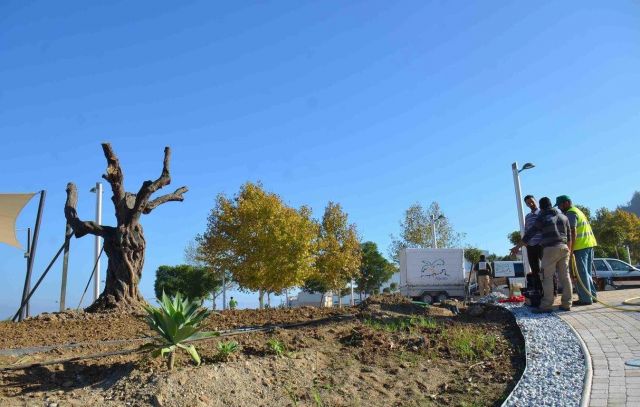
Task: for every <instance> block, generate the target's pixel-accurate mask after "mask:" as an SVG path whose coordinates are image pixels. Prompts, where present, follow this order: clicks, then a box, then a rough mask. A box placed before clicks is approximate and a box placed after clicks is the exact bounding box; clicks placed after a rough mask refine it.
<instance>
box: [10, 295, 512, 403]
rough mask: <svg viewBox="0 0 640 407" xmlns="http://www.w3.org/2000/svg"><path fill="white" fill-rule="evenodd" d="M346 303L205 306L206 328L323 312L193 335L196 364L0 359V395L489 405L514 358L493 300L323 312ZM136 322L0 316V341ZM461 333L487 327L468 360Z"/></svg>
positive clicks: (133, 357)
mask: <svg viewBox="0 0 640 407" xmlns="http://www.w3.org/2000/svg"><path fill="white" fill-rule="evenodd" d="M384 297H385V296H383V298H382V299H377V300H376V299H375V298H374V299H373V300H371V301H370V302H369V304H368V307H369V308H370V309H375V308H378V309H381V308H382V307H410V306H412V305H413V304H411V303H410V301H409V300H408V299H405V298H398V297H397V296H394V297H395V298H384ZM374 301H375V302H374ZM385 302H391V304H389V303H385ZM421 309H422V308H421ZM429 309H438V308H436V307H430V308H429ZM355 311H357V310H356V309H350V308H342V309H337V308H328V309H318V308H298V309H290V310H288V309H274V310H263V311H257V310H240V311H224V312H221V313H215V314H213V315H212V316H211V317H210V318H208V319H207V321H206V323H207V326H208V328H215V329H229V328H232V327H242V326H248V325H271V324H275V323H276V322H277V323H294V322H304V321H317V320H323V319H324V321H325V322H323V323H318V322H314V323H313V324H312V325H304V326H298V327H295V328H289V329H278V330H276V331H275V332H269V333H252V334H243V335H237V336H232V337H222V338H213V339H211V340H207V341H201V342H197V343H196V348H197V350H198V353H199V354H200V356H201V358H202V363H203V364H202V365H201V366H200V367H195V366H194V365H193V362H192V361H191V360H190V358H189V356H188V355H187V354H186V353H185V352H180V353H178V354H177V355H176V370H175V371H172V372H170V371H167V368H166V361H165V360H162V359H149V358H148V357H147V356H145V355H142V354H139V353H127V354H124V355H111V356H104V357H100V358H96V359H85V360H76V361H68V362H65V363H59V364H53V365H48V366H34V367H30V368H27V369H24V370H3V371H0V405H2V406H13V405H16V406H17V405H20V406H23V405H53V404H57V405H59V406H62V405H72V406H76V405H77V406H84V405H92V406H96V407H98V406H123V405H133V406H137V405H154V406H162V407H174V406H176V407H177V406H184V405H188V406H203V407H204V406H244V405H255V406H294V405H300V406H303V405H304V406H307V405H327V406H328V405H332V406H342V405H368V406H369V405H370V406H396V405H424V406H438V405H483V406H484V405H487V406H488V405H500V401H501V399H502V398H503V397H504V396H505V395H506V394H508V392H509V391H510V389H511V388H513V385H514V384H515V381H516V379H517V377H519V374H520V372H521V370H522V367H523V355H522V353H521V348H522V346H523V345H522V339H521V337H520V336H519V331H518V329H517V327H516V325H515V323H514V321H513V318H511V319H509V318H506V316H505V315H502V314H501V313H499V312H487V313H485V315H483V316H482V317H481V318H480V317H471V316H470V315H459V316H456V317H447V318H443V319H439V318H428V317H426V315H425V311H424V309H422V313H421V314H420V315H399V314H396V316H395V317H392V318H383V319H375V318H371V319H364V318H342V319H336V318H329V317H331V316H335V315H338V314H345V313H351V314H353V313H355ZM444 311H446V310H444ZM387 313H388V314H390V313H389V312H387ZM146 333H148V331H147V330H146V327H145V325H144V323H143V322H142V321H140V319H139V318H136V317H133V316H130V315H123V314H113V315H111V316H110V317H104V318H102V317H101V318H94V317H93V316H91V317H89V318H88V319H85V318H84V316H83V315H71V316H69V315H65V316H62V317H61V315H60V314H57V315H55V316H54V317H52V316H51V315H48V316H43V317H41V318H32V319H29V320H27V321H24V322H21V323H15V324H13V323H7V322H3V323H0V342H3V343H4V344H5V345H10V346H11V347H26V346H29V345H46V344H51V343H63V342H61V340H63V339H64V340H65V341H72V342H75V341H78V339H79V338H84V339H93V340H96V339H100V338H103V337H110V338H114V339H116V338H117V339H125V338H131V337H136V336H139V335H141V334H146ZM461 334H465V335H467V334H472V336H471V338H482V337H485V336H487V337H492V338H495V341H494V342H492V347H491V349H487V350H486V352H485V351H484V350H483V351H482V352H481V353H478V354H477V355H475V356H473V357H474V359H473V365H472V367H470V366H469V364H470V362H469V359H468V356H465V354H464V353H463V351H465V350H466V347H465V346H463V345H464V343H462V342H460V341H464V340H467V339H468V335H467V336H464V335H462V336H461ZM455 338H458V339H457V340H455ZM273 340H277V341H278V342H280V343H281V344H282V346H283V347H284V349H285V350H284V352H283V353H282V355H281V356H276V354H275V353H274V350H273V349H272V348H271V347H270V346H271V345H270V341H273ZM220 341H235V342H237V345H238V351H237V352H236V353H234V354H232V355H231V356H230V357H229V358H228V361H226V362H225V361H222V360H221V359H220V358H219V357H218V346H217V345H218V343H219V342H220ZM139 344H140V342H131V343H129V342H125V341H111V342H93V343H87V344H81V345H80V346H77V347H73V348H55V349H50V350H48V351H44V352H39V353H35V354H29V355H27V356H20V355H18V356H3V358H4V360H0V363H2V364H5V365H6V364H11V363H25V362H29V363H33V362H36V361H47V360H51V359H54V360H59V359H65V358H68V359H69V358H73V357H78V356H82V355H89V354H95V353H100V352H112V351H120V350H123V349H131V350H134V349H136V348H137V347H138V346H139ZM4 347H8V346H4Z"/></svg>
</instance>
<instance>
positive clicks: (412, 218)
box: [389, 202, 464, 264]
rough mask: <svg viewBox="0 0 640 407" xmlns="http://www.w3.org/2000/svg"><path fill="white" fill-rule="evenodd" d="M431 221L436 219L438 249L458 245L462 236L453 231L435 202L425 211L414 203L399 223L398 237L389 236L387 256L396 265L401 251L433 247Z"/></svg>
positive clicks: (447, 219)
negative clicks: (389, 243) (389, 244)
mask: <svg viewBox="0 0 640 407" xmlns="http://www.w3.org/2000/svg"><path fill="white" fill-rule="evenodd" d="M432 219H438V220H437V221H436V223H435V224H436V239H437V243H438V247H441V248H445V247H456V246H459V245H460V242H461V241H462V239H463V237H464V234H461V233H457V232H455V231H454V230H453V226H452V225H451V223H450V221H449V218H447V217H446V216H445V215H444V214H443V212H442V210H441V209H440V205H438V203H437V202H432V203H431V205H430V206H429V209H427V210H426V211H425V209H424V208H423V207H422V205H420V204H419V203H415V204H413V205H411V206H410V207H409V208H408V209H407V210H406V211H405V213H404V219H403V220H402V221H401V222H400V237H396V236H394V235H391V246H390V248H389V254H390V256H391V258H392V259H393V261H394V262H395V263H396V264H399V262H400V257H399V255H400V250H402V249H405V248H427V247H433V246H434V245H433V243H434V242H433V233H432V227H431V224H432Z"/></svg>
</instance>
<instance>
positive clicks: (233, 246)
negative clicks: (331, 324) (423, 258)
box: [155, 182, 479, 307]
mask: <svg viewBox="0 0 640 407" xmlns="http://www.w3.org/2000/svg"><path fill="white" fill-rule="evenodd" d="M432 227H435V228H436V230H435V232H436V233H435V236H436V239H437V245H438V247H455V246H458V245H459V244H460V241H461V240H462V238H463V235H462V234H460V233H456V232H455V231H454V230H453V227H452V226H451V224H450V223H449V220H448V219H447V217H446V216H444V214H443V213H442V211H441V209H440V207H439V205H438V203H437V202H433V203H432V204H431V205H430V206H429V208H428V209H426V210H425V209H424V208H423V207H422V206H421V205H420V204H419V203H416V204H414V205H411V206H410V207H409V208H408V209H407V210H406V211H405V214H404V218H403V219H402V221H401V222H400V229H401V233H400V236H399V237H394V236H391V237H392V244H391V246H390V248H389V253H390V256H391V257H392V258H393V259H394V260H395V264H394V263H392V262H389V261H388V260H387V259H386V258H385V257H384V256H383V255H382V254H381V253H380V251H379V250H378V247H377V245H376V244H375V243H374V242H370V241H369V242H364V243H361V242H360V238H359V236H358V233H357V230H356V226H355V225H354V224H352V223H350V222H349V219H348V216H347V214H346V213H345V212H344V211H343V209H342V208H341V206H340V205H339V204H336V203H333V202H329V203H328V204H327V206H326V208H325V210H324V213H323V216H322V218H321V219H319V220H315V219H313V218H312V217H311V209H310V208H309V207H307V206H302V207H300V208H297V209H296V208H293V207H290V206H288V205H286V204H285V203H284V202H283V200H282V199H281V198H280V197H279V196H278V195H276V194H274V193H270V192H267V191H265V190H264V188H263V187H262V185H260V184H256V183H250V182H249V183H246V184H244V185H243V186H242V187H241V188H240V191H239V192H238V193H237V194H236V195H234V196H233V197H227V196H225V195H223V194H219V195H218V196H217V197H216V200H215V205H214V208H213V209H212V210H211V212H210V214H209V217H208V222H207V228H206V230H205V232H204V233H202V234H199V235H197V236H196V239H195V241H194V242H193V243H192V244H191V245H189V246H188V247H187V249H186V257H187V259H188V261H189V262H190V263H191V265H190V266H187V265H183V266H176V267H167V266H162V267H160V269H158V272H157V278H156V285H155V288H156V295H157V296H160V295H161V294H162V291H163V290H164V291H165V292H169V293H172V292H174V290H178V288H179V287H183V288H182V289H181V291H182V292H185V293H191V296H192V297H199V298H203V297H205V296H207V297H211V295H212V296H213V299H214V302H215V298H216V296H217V295H218V293H219V292H220V291H221V288H222V286H223V284H224V285H226V286H227V287H229V286H230V285H232V284H233V285H234V286H236V287H238V288H239V289H241V290H244V291H257V292H258V293H259V294H258V295H259V302H260V307H263V306H264V297H265V294H266V295H267V297H268V296H269V294H277V295H278V294H282V293H283V292H285V291H286V290H288V289H290V288H293V287H302V289H303V290H305V291H307V292H319V293H325V292H328V291H332V292H334V293H335V294H337V295H338V297H339V298H341V297H342V293H343V291H344V290H345V289H347V288H348V285H349V284H350V283H351V282H353V283H355V290H356V292H358V293H360V294H363V293H364V294H374V293H377V292H379V291H380V288H381V286H383V285H384V284H385V283H386V282H387V281H389V280H390V279H391V277H392V276H393V274H394V273H395V272H396V271H397V264H398V255H399V252H400V250H401V249H403V248H407V247H412V248H413V247H433V244H434V241H433V238H434V233H433V232H434V231H433V230H432ZM476 252H478V253H479V251H478V250H475V251H474V250H470V251H469V254H470V255H473V254H474V253H476ZM476 257H477V256H476ZM204 274H207V276H206V277H205V276H203V275H204ZM193 284H195V285H197V286H198V287H187V286H189V285H193ZM394 286H395V287H391V286H390V287H388V288H387V291H392V290H394V289H397V284H395V285H394Z"/></svg>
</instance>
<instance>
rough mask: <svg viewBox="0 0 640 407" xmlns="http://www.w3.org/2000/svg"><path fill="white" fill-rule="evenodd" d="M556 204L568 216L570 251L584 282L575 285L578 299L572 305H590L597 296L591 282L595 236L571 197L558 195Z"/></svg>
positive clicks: (595, 244) (595, 243) (587, 220)
mask: <svg viewBox="0 0 640 407" xmlns="http://www.w3.org/2000/svg"><path fill="white" fill-rule="evenodd" d="M556 206H557V207H558V208H560V210H561V211H562V212H564V214H565V215H566V216H567V218H569V226H570V227H571V246H570V247H569V249H570V251H571V253H573V255H574V256H575V258H576V265H577V270H576V271H577V273H578V275H579V277H580V279H581V280H582V282H583V283H584V286H585V288H588V289H589V292H587V291H585V289H584V288H582V285H581V284H578V285H577V290H578V298H579V299H578V301H574V302H573V305H574V306H575V305H591V304H593V299H594V298H595V297H597V294H598V293H597V291H596V286H595V284H594V282H593V277H592V276H593V267H592V265H593V248H594V247H596V246H597V245H598V242H597V241H596V237H595V235H594V234H593V230H591V225H590V224H589V219H587V217H586V215H585V214H584V213H583V212H582V211H581V210H580V209H578V208H576V207H575V206H574V205H573V203H572V202H571V198H569V197H568V196H567V195H560V196H559V197H557V198H556Z"/></svg>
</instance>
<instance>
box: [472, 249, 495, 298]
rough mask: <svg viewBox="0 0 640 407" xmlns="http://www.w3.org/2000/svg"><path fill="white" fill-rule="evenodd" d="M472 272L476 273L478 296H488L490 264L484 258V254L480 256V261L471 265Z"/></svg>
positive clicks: (489, 289) (489, 290)
mask: <svg viewBox="0 0 640 407" xmlns="http://www.w3.org/2000/svg"><path fill="white" fill-rule="evenodd" d="M473 271H475V272H476V280H477V281H478V289H479V290H480V296H482V297H484V296H485V295H489V293H490V292H491V264H490V263H489V262H488V261H487V259H486V258H485V257H484V254H482V255H480V261H479V262H478V263H476V264H474V265H473Z"/></svg>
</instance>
